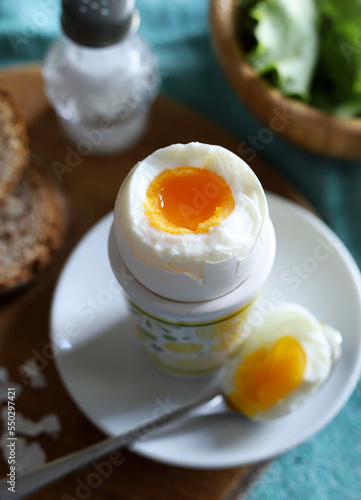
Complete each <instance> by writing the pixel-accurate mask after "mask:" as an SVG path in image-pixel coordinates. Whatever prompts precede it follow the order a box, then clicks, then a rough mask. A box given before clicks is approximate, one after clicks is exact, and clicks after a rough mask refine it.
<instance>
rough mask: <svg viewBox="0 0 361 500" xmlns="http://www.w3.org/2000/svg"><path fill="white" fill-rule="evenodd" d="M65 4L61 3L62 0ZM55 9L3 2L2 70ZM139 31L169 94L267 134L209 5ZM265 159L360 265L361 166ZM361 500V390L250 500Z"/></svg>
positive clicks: (193, 4)
mask: <svg viewBox="0 0 361 500" xmlns="http://www.w3.org/2000/svg"><path fill="white" fill-rule="evenodd" d="M59 3H60V0H59ZM56 4H57V1H56V0H16V1H14V0H13V1H10V0H0V63H1V65H2V66H5V65H9V64H12V63H19V62H23V61H30V60H41V59H42V57H43V56H44V54H45V51H46V49H47V48H48V46H49V44H50V43H51V41H52V39H53V38H54V37H55V36H56V35H57V34H58V33H59V30H60V28H59V21H58V19H59V17H58V16H59V9H58V8H57V5H56ZM137 4H138V7H139V10H140V13H141V17H142V24H141V28H140V32H141V34H142V35H143V37H144V38H145V39H146V40H147V41H148V42H149V43H150V45H151V46H152V47H153V49H154V50H155V52H156V53H157V54H158V56H159V59H160V67H161V71H162V76H163V84H162V85H163V87H162V90H163V92H164V93H166V94H168V95H169V96H171V97H172V98H174V99H176V100H179V101H181V102H183V103H185V104H187V105H189V106H190V107H193V108H194V109H196V110H198V111H199V112H201V113H203V114H204V115H205V116H207V117H209V118H210V119H212V120H213V121H215V122H218V123H219V124H220V125H222V126H223V127H224V128H226V129H228V130H229V131H231V132H232V133H233V134H234V135H235V136H236V137H237V138H239V139H240V141H241V140H244V139H246V140H247V137H248V136H254V135H257V134H258V131H259V130H260V128H262V125H261V124H260V123H259V122H257V121H256V120H255V119H254V118H253V117H252V116H251V115H250V113H249V112H248V111H247V110H246V109H245V108H244V107H243V106H242V105H241V104H240V103H239V102H238V100H237V99H236V96H235V94H234V93H233V91H232V89H231V88H230V86H229V84H228V82H227V81H226V79H225V77H224V75H223V73H222V72H221V70H220V68H219V65H218V63H217V61H216V59H215V55H214V53H213V51H212V47H211V43H210V36H209V0H171V1H166V0H152V1H149V0H138V2H137ZM262 154H263V155H264V156H265V157H266V158H267V159H268V160H269V161H270V162H272V164H273V165H274V167H275V168H276V169H278V170H279V171H280V172H281V173H282V174H283V175H284V176H286V177H287V178H289V179H290V180H291V181H292V182H293V183H294V184H295V185H296V186H297V187H298V188H299V190H300V191H301V192H302V193H303V194H304V195H305V196H306V197H307V198H308V199H309V200H310V201H311V202H312V204H313V205H314V206H315V208H316V209H317V210H318V211H319V213H320V214H321V215H322V217H323V218H324V220H325V221H326V222H327V224H328V225H329V226H330V227H331V228H332V229H333V230H334V231H335V232H336V233H337V234H338V236H339V237H340V238H341V239H342V240H343V242H344V243H345V244H346V246H347V247H348V248H349V250H350V251H351V253H352V254H353V256H354V258H355V260H356V261H357V263H358V265H359V266H360V264H361V231H360V219H361V217H360V216H361V162H359V164H354V163H350V162H343V161H336V160H332V159H329V158H325V157H320V156H316V155H311V154H309V153H307V152H305V151H303V150H300V149H297V148H295V147H293V146H292V145H290V144H289V143H286V142H284V141H283V140H281V139H279V138H275V139H274V140H273V141H272V142H271V143H269V144H267V145H266V147H265V148H264V150H263V151H262ZM290 498H292V499H293V500H304V499H306V498H307V499H308V500H341V499H342V500H351V499H353V500H356V499H360V498H361V387H360V384H359V386H358V387H357V388H356V390H355V392H354V394H353V396H352V397H351V399H350V400H349V402H348V403H347V405H346V406H345V408H344V409H343V410H342V411H341V413H340V414H339V415H338V416H337V417H336V418H335V419H334V420H333V421H332V422H331V423H330V424H329V425H328V426H327V427H326V428H325V429H324V430H323V431H321V432H320V433H319V434H318V435H317V436H315V437H313V438H312V439H310V440H308V441H307V442H306V443H304V444H302V445H300V446H298V447H297V448H296V449H294V450H292V451H289V452H287V453H285V454H284V455H282V456H281V457H280V458H278V459H276V460H275V461H274V462H273V464H272V465H271V467H270V469H269V470H268V472H267V473H266V474H265V476H263V478H262V479H261V480H260V482H259V483H258V484H257V485H256V486H255V487H254V489H253V490H252V492H251V493H250V496H249V499H250V500H268V499H270V500H271V499H272V500H283V499H284V500H286V499H287V500H288V499H290Z"/></svg>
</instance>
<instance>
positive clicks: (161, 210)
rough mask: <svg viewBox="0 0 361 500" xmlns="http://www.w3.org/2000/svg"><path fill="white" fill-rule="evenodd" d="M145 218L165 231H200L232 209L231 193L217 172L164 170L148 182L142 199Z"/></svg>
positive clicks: (207, 228) (204, 169)
mask: <svg viewBox="0 0 361 500" xmlns="http://www.w3.org/2000/svg"><path fill="white" fill-rule="evenodd" d="M144 208H145V213H146V216H147V218H148V220H149V222H150V223H151V224H152V225H153V226H155V227H158V228H159V229H162V230H163V231H166V232H169V233H177V234H183V233H187V232H194V233H204V232H207V231H208V230H209V228H210V227H212V226H215V225H216V224H219V223H220V222H221V221H222V220H224V219H225V218H226V217H227V216H228V215H229V214H230V213H232V211H233V209H234V199H233V194H232V191H231V189H230V187H229V186H228V184H227V183H226V181H225V180H223V179H222V177H220V176H219V175H218V174H216V173H214V172H211V171H210V170H208V169H206V168H197V167H177V168H172V169H169V170H164V171H163V172H161V173H160V174H158V175H157V176H156V177H155V178H154V179H153V180H152V182H151V183H150V185H149V187H148V189H147V193H146V197H145V200H144Z"/></svg>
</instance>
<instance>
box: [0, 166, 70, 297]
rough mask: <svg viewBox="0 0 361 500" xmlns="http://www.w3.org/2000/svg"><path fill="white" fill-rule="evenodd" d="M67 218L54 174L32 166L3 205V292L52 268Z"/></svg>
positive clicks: (0, 223) (0, 231)
mask: <svg viewBox="0 0 361 500" xmlns="http://www.w3.org/2000/svg"><path fill="white" fill-rule="evenodd" d="M65 214H66V206H65V200H64V198H63V196H62V194H61V192H60V190H59V188H58V186H57V184H56V182H55V181H54V179H53V177H52V175H51V172H50V171H47V170H46V169H45V168H43V167H40V166H39V165H35V163H34V162H31V163H30V165H29V166H28V168H27V169H26V170H25V173H24V175H23V177H22V179H21V180H20V182H19V184H18V185H17V186H16V187H15V189H14V190H13V191H12V192H11V193H10V194H9V195H8V196H7V197H6V198H5V199H4V200H3V201H2V203H0V291H4V290H6V289H9V288H12V287H17V286H18V285H21V284H23V283H27V282H29V281H30V280H32V279H33V278H35V277H36V276H37V274H38V273H39V272H40V271H41V270H42V269H43V268H44V267H45V266H46V265H47V264H49V262H50V261H51V259H52V257H53V254H54V252H55V251H57V250H58V249H59V248H60V246H61V244H62V242H63V237H64V232H65V227H66V216H65Z"/></svg>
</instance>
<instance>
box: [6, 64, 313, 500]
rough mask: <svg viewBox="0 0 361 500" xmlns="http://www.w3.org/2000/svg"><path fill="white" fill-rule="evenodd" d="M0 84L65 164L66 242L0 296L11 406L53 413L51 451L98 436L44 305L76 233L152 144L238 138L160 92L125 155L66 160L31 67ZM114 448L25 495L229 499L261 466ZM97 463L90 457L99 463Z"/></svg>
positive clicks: (278, 181)
mask: <svg viewBox="0 0 361 500" xmlns="http://www.w3.org/2000/svg"><path fill="white" fill-rule="evenodd" d="M0 88H6V89H9V90H10V91H11V92H12V94H13V96H14V98H15V100H16V101H17V103H18V104H19V106H20V107H21V108H22V110H23V112H24V114H25V117H26V121H27V124H28V131H29V135H30V144H31V148H32V151H33V153H34V155H35V157H36V158H38V159H39V158H40V159H41V161H42V162H44V163H45V164H47V165H48V167H47V168H51V165H54V162H58V163H59V164H62V165H65V166H67V167H68V170H67V171H65V172H64V173H63V176H62V179H61V182H60V181H59V184H60V187H61V188H62V189H63V190H64V192H65V194H66V196H67V199H68V203H69V211H70V214H71V221H70V227H69V231H68V236H67V240H66V245H65V246H64V248H63V249H62V250H61V251H60V252H59V254H58V256H57V258H56V260H55V261H54V262H53V264H52V266H51V267H50V268H49V269H48V270H47V271H46V272H45V273H44V274H42V275H41V277H40V278H39V279H38V280H37V281H36V282H35V283H34V284H33V285H31V286H29V287H28V288H26V289H24V290H22V291H19V292H18V293H16V294H13V295H11V296H7V297H2V298H0V366H6V367H7V368H8V370H9V372H10V378H11V380H12V381H15V382H18V383H20V384H21V385H22V386H23V392H22V393H21V395H20V396H19V399H18V400H17V402H16V405H17V411H19V412H22V413H23V414H24V415H25V416H26V417H30V418H32V419H35V420H37V419H39V418H41V417H42V416H43V415H45V414H47V413H56V414H57V415H58V416H59V418H60V420H61V424H62V432H61V434H60V435H59V436H58V437H49V436H42V437H40V438H37V439H38V440H39V442H40V443H41V445H42V447H43V448H44V449H45V451H46V453H47V457H48V459H49V460H51V459H54V458H56V457H59V456H62V455H65V454H67V453H70V452H72V451H75V450H77V449H79V448H82V447H84V446H87V445H89V444H91V443H94V442H96V441H98V440H100V439H102V438H103V437H104V436H103V435H102V433H101V432H100V431H99V430H97V429H96V428H95V427H94V426H93V425H92V424H91V423H90V422H89V421H88V420H87V419H86V418H85V416H84V415H83V414H82V413H81V412H80V411H79V410H78V408H77V407H76V405H75V403H74V402H73V401H72V399H71V398H70V396H69V395H68V393H67V392H66V390H65V388H64V386H63V384H62V382H61V380H60V378H59V375H58V373H57V371H56V369H55V365H54V361H53V357H54V353H53V351H52V349H51V344H50V340H49V335H48V328H49V310H50V306H51V300H52V294H53V290H54V286H55V283H56V280H57V278H58V276H59V273H60V271H61V267H62V266H63V264H64V262H65V260H66V258H67V256H68V255H69V253H70V252H71V250H72V249H73V247H74V245H75V244H76V243H77V242H78V241H79V239H80V237H81V236H82V235H84V233H85V232H86V231H87V230H88V229H89V228H90V227H91V226H92V225H93V224H94V223H95V222H96V221H98V220H99V219H100V218H101V217H102V216H103V215H105V214H106V213H107V212H109V211H110V210H111V209H112V207H113V203H114V200H115V196H116V193H117V191H118V189H119V186H120V184H121V182H122V180H123V179H124V177H125V175H126V174H127V172H128V171H129V170H130V168H131V167H132V166H133V165H134V164H135V163H136V162H137V161H139V160H141V159H142V158H144V157H145V156H146V155H148V154H150V153H151V152H153V151H154V150H155V149H157V148H160V147H163V146H166V145H169V144H172V143H175V142H190V141H201V142H207V143H214V144H219V145H222V146H224V147H227V148H229V149H230V150H233V151H235V152H237V146H238V143H237V141H236V140H235V139H234V138H232V137H230V136H229V135H228V134H227V133H226V132H224V131H222V130H220V129H219V128H217V127H216V126H214V125H213V124H211V123H209V122H208V121H206V120H205V119H203V118H201V117H199V116H198V115H196V114H195V113H193V112H192V111H190V110H188V109H186V108H184V107H182V106H180V105H178V104H176V103H174V102H172V101H170V100H168V99H165V98H159V99H158V100H157V102H156V103H155V106H154V108H153V111H152V117H151V122H150V125H149V129H148V131H147V133H146V135H145V136H144V138H143V139H142V140H141V142H140V143H139V144H137V145H136V146H135V147H133V148H132V149H131V150H129V151H127V152H125V153H124V154H120V155H117V156H112V157H104V158H100V157H96V156H91V155H80V161H79V158H78V162H75V163H78V165H77V166H74V167H72V166H71V163H72V162H71V161H69V158H68V162H67V154H69V151H73V150H76V146H74V145H70V144H69V142H68V141H67V139H65V138H64V137H63V135H62V133H61V130H60V129H59V127H58V124H57V121H56V118H55V115H54V112H53V111H52V110H51V109H50V107H49V104H48V102H47V100H46V98H45V96H44V93H43V90H42V79H41V75H40V71H39V68H38V67H36V66H28V67H18V68H15V69H12V70H7V71H3V72H1V73H0ZM70 148H72V149H70ZM251 165H252V168H253V169H254V170H255V172H256V174H257V175H258V176H259V178H260V180H261V182H262V184H263V186H264V187H265V188H266V189H268V190H271V191H273V192H276V193H278V194H281V195H283V196H286V197H288V198H290V199H292V200H294V201H296V202H298V203H301V204H305V201H304V199H303V198H302V196H300V195H299V194H298V193H297V192H296V191H295V190H294V189H293V188H292V187H291V186H290V185H289V184H288V183H287V182H286V181H284V180H283V179H282V178H281V177H280V176H279V175H278V174H277V173H276V172H275V171H273V170H272V169H271V168H270V167H269V166H268V165H266V164H265V163H263V162H262V161H261V160H260V159H259V158H258V157H257V158H255V159H254V161H253V162H252V164H251ZM30 358H34V359H35V361H36V363H37V365H38V367H39V369H40V368H41V370H42V371H43V373H44V375H45V376H46V379H47V381H48V387H47V388H45V389H33V388H30V387H29V384H28V379H27V377H25V376H24V374H23V373H22V370H21V365H22V364H23V363H24V362H25V361H26V360H28V359H30ZM105 390H106V388H105ZM122 457H123V459H124V460H122V464H121V465H119V466H114V467H113V471H112V473H111V474H110V475H109V477H107V478H104V479H103V480H102V481H101V484H98V486H95V483H94V486H93V487H91V488H90V489H89V487H88V490H86V489H85V490H82V489H81V486H80V485H84V484H87V482H88V483H89V481H90V482H91V479H92V478H93V479H94V478H95V476H94V475H93V476H92V473H93V472H94V471H95V468H94V465H90V466H89V467H86V468H84V469H82V470H80V471H78V472H77V473H75V474H73V475H71V476H68V477H66V478H64V479H62V480H60V481H57V482H56V483H54V484H53V485H51V486H49V487H47V488H45V489H43V490H42V491H40V492H38V493H35V494H33V495H31V496H30V497H29V498H30V499H34V500H35V499H37V500H55V499H66V498H68V500H69V498H92V499H94V500H98V499H99V500H100V499H107V500H115V499H117V500H138V499H139V500H140V499H142V500H153V499H154V500H168V499H172V500H203V499H204V500H226V499H227V500H230V499H232V498H236V497H237V498H238V494H240V493H242V492H244V491H245V489H246V487H247V485H248V484H249V483H250V482H252V481H253V479H254V478H255V477H256V476H257V474H259V473H260V471H261V470H262V467H263V466H265V465H266V464H257V465H253V466H250V467H236V468H232V469H225V470H192V469H186V468H180V467H174V466H170V465H165V464H161V463H157V462H155V461H151V460H149V459H146V458H144V457H141V456H139V455H137V454H134V453H132V452H130V451H127V450H125V451H123V452H122ZM101 462H102V461H101V460H100V461H98V464H100V463H101ZM7 472H8V471H7V468H6V464H5V461H3V460H0V475H1V476H5V474H6V473H7ZM83 487H84V486H83ZM77 488H78V489H77ZM79 488H80V489H79ZM89 491H90V493H89ZM79 495H80V496H79ZM81 495H83V496H82V497H81Z"/></svg>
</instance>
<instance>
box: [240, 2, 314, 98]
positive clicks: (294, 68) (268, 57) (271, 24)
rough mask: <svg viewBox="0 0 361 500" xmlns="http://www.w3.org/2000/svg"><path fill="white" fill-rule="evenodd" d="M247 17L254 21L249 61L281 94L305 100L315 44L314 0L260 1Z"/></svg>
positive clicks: (311, 70) (312, 69) (311, 71)
mask: <svg viewBox="0 0 361 500" xmlns="http://www.w3.org/2000/svg"><path fill="white" fill-rule="evenodd" d="M248 15H249V16H250V17H252V18H253V19H255V20H256V21H257V24H256V27H255V29H254V36H255V38H256V40H257V45H256V47H255V49H254V50H252V51H251V52H250V53H249V54H248V59H249V62H250V63H251V64H252V65H253V67H254V68H255V69H256V70H257V71H258V72H259V73H260V74H266V73H270V74H272V76H271V78H273V79H274V80H275V83H276V85H277V87H279V88H280V90H282V92H284V93H285V94H287V95H298V96H300V97H302V98H303V99H308V98H309V91H310V86H311V81H312V77H313V73H314V68H315V64H316V60H317V54H318V43H319V41H318V13H317V9H316V6H315V3H314V0H301V1H296V0H262V1H259V2H258V3H257V4H256V5H255V6H254V7H253V8H251V10H250V11H249V13H248Z"/></svg>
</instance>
